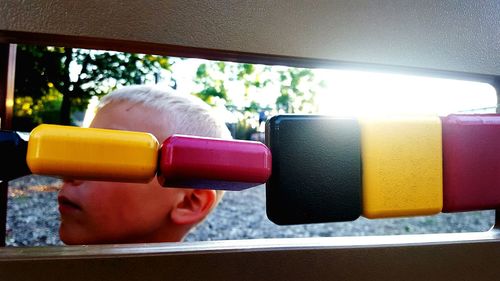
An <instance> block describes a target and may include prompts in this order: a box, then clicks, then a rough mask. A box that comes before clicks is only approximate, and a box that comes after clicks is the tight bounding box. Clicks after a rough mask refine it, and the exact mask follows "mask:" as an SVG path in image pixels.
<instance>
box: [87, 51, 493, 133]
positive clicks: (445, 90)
mask: <svg viewBox="0 0 500 281" xmlns="http://www.w3.org/2000/svg"><path fill="white" fill-rule="evenodd" d="M201 63H207V61H206V60H202V59H185V60H180V59H176V61H175V64H174V65H173V67H172V71H173V74H172V76H174V77H175V79H176V80H177V90H178V91H180V92H190V93H191V92H197V91H200V90H201V89H200V87H201V86H200V85H196V84H195V83H194V82H193V79H194V75H195V74H196V69H197V68H198V66H199V65H200V64H201ZM256 67H264V66H262V65H260V66H258V65H257V66H256ZM284 68H286V67H284V66H275V67H273V69H275V70H279V69H284ZM313 71H314V73H315V76H316V81H315V82H313V83H319V81H321V80H323V81H325V85H326V87H324V88H318V92H317V96H316V103H317V105H318V112H317V113H318V114H325V115H332V116H342V117H347V116H348V117H362V116H371V115H397V116H399V115H438V116H444V115H448V114H451V113H472V112H478V113H488V112H495V106H496V104H497V97H496V92H495V89H494V88H493V87H492V86H491V85H489V84H486V83H479V82H472V81H463V80H453V79H444V78H431V77H423V76H411V75H402V74H391V73H376V72H363V71H350V70H332V69H314V70H313ZM170 75H171V74H170V73H168V72H165V73H163V74H162V76H164V78H165V79H164V82H161V83H160V85H162V84H163V85H162V86H165V87H168V86H169V80H170ZM225 84H226V87H227V88H228V92H229V95H230V98H231V100H232V102H233V104H234V105H236V106H237V107H244V106H248V103H249V100H255V101H257V102H258V103H260V104H261V105H262V106H266V105H268V106H271V107H273V106H274V103H275V101H276V98H277V97H278V96H279V94H280V92H279V85H277V84H274V85H270V86H269V87H268V88H265V89H261V90H257V91H253V92H251V93H250V94H249V97H250V98H244V97H243V95H242V91H243V85H242V83H238V81H226V82H225ZM304 86H305V87H307V86H308V85H307V84H305V85H304ZM96 103H97V101H96V100H94V101H93V102H91V107H92V106H95V105H96ZM217 110H219V111H220V113H221V114H223V115H224V116H226V117H225V119H227V122H230V123H231V122H234V120H230V119H231V118H232V117H231V115H230V114H229V113H228V112H224V111H225V107H224V106H223V104H220V106H218V108H217ZM92 111H93V110H92ZM91 115H92V114H91ZM91 118H92V116H86V118H85V119H86V120H85V121H84V125H85V123H89V122H90V119H91ZM233 119H234V116H233Z"/></svg>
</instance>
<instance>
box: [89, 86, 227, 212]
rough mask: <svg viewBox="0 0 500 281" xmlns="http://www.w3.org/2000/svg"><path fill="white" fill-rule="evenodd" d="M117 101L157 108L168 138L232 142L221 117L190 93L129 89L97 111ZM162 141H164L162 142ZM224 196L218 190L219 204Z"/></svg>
mask: <svg viewBox="0 0 500 281" xmlns="http://www.w3.org/2000/svg"><path fill="white" fill-rule="evenodd" d="M115 102H128V103H135V104H141V105H143V106H145V107H147V108H151V109H156V111H159V112H160V113H162V115H163V116H161V117H160V116H154V118H162V119H163V120H164V121H165V127H166V128H168V132H169V135H172V134H183V135H195V136H200V137H213V138H223V139H231V133H230V132H229V130H228V128H227V126H226V125H225V123H224V121H222V118H220V117H218V116H217V115H216V114H215V113H214V111H213V109H212V108H211V107H210V106H209V105H208V104H206V103H205V102H203V101H202V100H200V99H199V98H196V97H194V96H193V95H190V94H180V93H177V92H176V91H174V90H171V89H163V88H159V87H153V86H145V85H134V86H126V87H123V88H120V89H118V90H116V91H113V92H111V93H109V94H107V95H105V96H104V97H102V98H101V100H100V102H99V106H98V110H99V109H100V108H103V107H104V106H106V105H108V104H110V103H115ZM146 114H147V113H146ZM159 141H160V142H163V140H159ZM222 195H223V191H221V190H217V203H218V202H219V201H220V199H221V198H222ZM217 203H216V204H214V206H213V207H215V206H216V205H217Z"/></svg>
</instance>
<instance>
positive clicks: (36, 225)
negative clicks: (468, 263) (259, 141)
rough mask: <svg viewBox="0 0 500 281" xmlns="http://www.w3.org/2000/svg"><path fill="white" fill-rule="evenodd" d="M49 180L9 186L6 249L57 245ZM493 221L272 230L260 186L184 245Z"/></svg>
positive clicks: (237, 197)
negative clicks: (193, 242) (198, 242)
mask: <svg viewBox="0 0 500 281" xmlns="http://www.w3.org/2000/svg"><path fill="white" fill-rule="evenodd" d="M59 184H60V183H59V181H57V180H55V179H53V178H48V177H35V176H30V177H25V178H22V179H19V180H16V181H12V182H10V183H9V185H10V187H9V204H8V219H7V228H8V230H7V241H6V242H7V245H9V246H42V245H60V244H62V243H61V241H60V240H59V237H58V235H57V233H58V231H57V230H58V227H59V214H58V212H57V192H56V190H57V188H58V185H59ZM493 223H494V211H482V212H468V213H456V214H440V215H437V216H430V217H417V218H403V219H384V220H368V219H364V218H360V219H358V220H356V221H355V222H347V223H327V224H314V225H297V226H277V225H274V224H273V223H272V222H270V221H269V220H268V219H267V217H266V212H265V189H264V187H263V186H260V187H256V188H253V189H249V190H245V191H241V192H226V194H225V196H224V199H223V200H222V202H221V203H220V205H219V206H218V207H217V209H216V210H215V211H214V212H213V213H212V214H211V215H210V216H209V218H208V219H207V220H206V221H205V222H204V223H203V224H201V225H200V226H198V227H197V228H196V229H195V230H194V231H192V232H191V233H190V234H189V235H188V237H187V238H186V241H205V240H226V239H255V238H274V237H276V238H278V237H313V236H361V235H388V234H420V233H444V232H470V231H486V230H488V229H489V228H490V227H491V226H492V225H493Z"/></svg>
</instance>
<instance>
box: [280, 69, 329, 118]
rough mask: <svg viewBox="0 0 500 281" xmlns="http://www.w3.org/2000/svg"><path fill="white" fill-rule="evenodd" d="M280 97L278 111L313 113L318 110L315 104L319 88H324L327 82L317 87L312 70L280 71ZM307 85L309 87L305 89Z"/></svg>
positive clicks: (322, 82)
mask: <svg viewBox="0 0 500 281" xmlns="http://www.w3.org/2000/svg"><path fill="white" fill-rule="evenodd" d="M279 77H280V94H281V95H280V96H279V97H278V98H277V99H276V107H277V109H278V111H283V112H286V113H312V112H314V111H316V110H317V107H316V105H315V103H314V98H315V96H316V91H317V88H318V87H324V86H325V82H324V81H321V82H320V83H318V84H317V85H315V84H314V83H313V82H314V80H315V77H314V73H313V72H312V70H310V69H302V68H288V69H287V70H281V71H279ZM304 85H307V87H304Z"/></svg>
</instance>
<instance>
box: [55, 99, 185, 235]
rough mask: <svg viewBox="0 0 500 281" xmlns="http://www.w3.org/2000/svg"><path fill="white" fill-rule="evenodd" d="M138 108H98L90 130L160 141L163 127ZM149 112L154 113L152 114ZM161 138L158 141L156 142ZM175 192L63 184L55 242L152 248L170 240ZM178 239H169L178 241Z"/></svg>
mask: <svg viewBox="0 0 500 281" xmlns="http://www.w3.org/2000/svg"><path fill="white" fill-rule="evenodd" d="M151 111H152V110H151V109H146V108H145V107H144V106H142V105H133V106H132V105H130V104H129V103H127V102H119V103H112V104H108V105H106V106H105V107H104V108H102V109H101V110H100V111H99V112H98V113H97V115H96V117H95V119H94V121H93V122H92V125H91V127H95V128H105V129H121V130H131V131H143V132H149V133H152V134H154V135H155V136H156V137H159V140H163V139H164V138H165V137H166V136H167V135H168V132H166V131H165V130H164V129H163V130H162V128H165V125H164V124H161V120H159V119H155V120H151V116H153V118H155V117H156V118H157V117H158V116H161V113H158V112H151ZM153 111H154V110H153ZM160 138H161V139H160ZM181 196H182V190H181V189H167V188H163V187H161V186H160V185H159V184H158V182H157V180H156V179H153V180H152V181H151V182H150V183H148V184H137V183H116V182H97V181H66V182H65V183H64V185H63V187H62V190H61V191H60V193H59V211H60V213H61V227H60V231H59V232H60V236H61V240H63V241H64V242H65V243H67V244H94V243H120V242H123V243H127V242H129V243H130V242H158V241H156V240H157V238H159V237H162V238H161V239H162V240H165V239H166V238H167V239H168V237H170V236H175V234H174V233H171V234H172V235H169V233H168V232H169V231H170V230H169V227H170V223H171V222H170V211H171V209H172V206H174V205H175V204H177V203H178V202H179V200H181V199H180V197H181ZM180 238H182V237H177V238H172V239H180Z"/></svg>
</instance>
